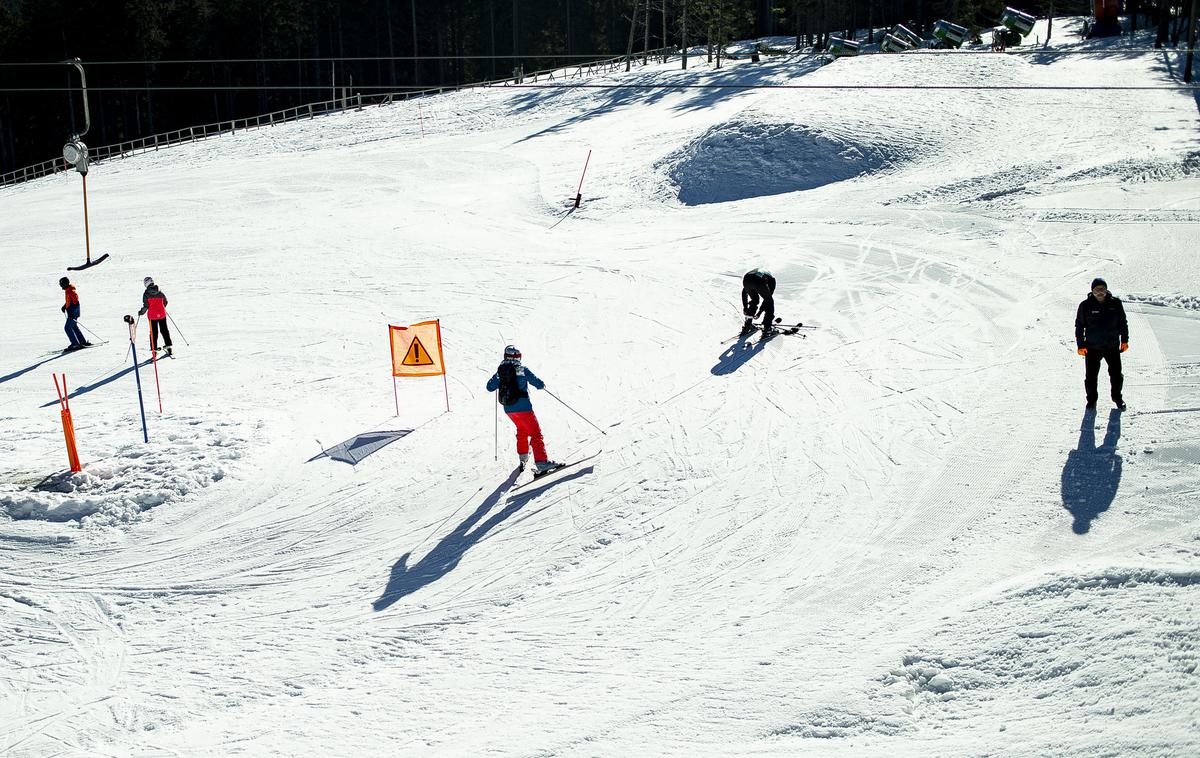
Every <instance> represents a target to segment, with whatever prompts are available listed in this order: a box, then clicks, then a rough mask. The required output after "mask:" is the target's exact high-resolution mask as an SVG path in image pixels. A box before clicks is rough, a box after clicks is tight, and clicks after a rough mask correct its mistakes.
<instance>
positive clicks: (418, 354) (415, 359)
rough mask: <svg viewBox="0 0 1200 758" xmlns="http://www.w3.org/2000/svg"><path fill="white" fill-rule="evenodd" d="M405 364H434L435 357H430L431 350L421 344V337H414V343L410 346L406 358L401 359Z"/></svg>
mask: <svg viewBox="0 0 1200 758" xmlns="http://www.w3.org/2000/svg"><path fill="white" fill-rule="evenodd" d="M400 364H401V365H403V366H432V365H433V359H432V358H430V357H429V351H428V350H426V349H425V346H424V345H422V344H421V338H420V337H414V338H413V341H412V344H411V345H409V346H408V353H406V354H405V356H404V360H402V361H400Z"/></svg>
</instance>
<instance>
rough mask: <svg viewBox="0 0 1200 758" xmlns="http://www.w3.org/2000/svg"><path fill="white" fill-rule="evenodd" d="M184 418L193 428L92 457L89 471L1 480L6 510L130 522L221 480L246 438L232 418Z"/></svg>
mask: <svg viewBox="0 0 1200 758" xmlns="http://www.w3.org/2000/svg"><path fill="white" fill-rule="evenodd" d="M178 423H179V424H181V425H183V426H186V427H187V431H186V432H183V431H175V432H170V433H166V434H162V435H161V439H158V438H156V439H152V440H151V442H150V444H149V445H145V444H141V443H138V444H129V445H124V446H122V447H120V448H118V449H117V451H116V453H115V454H114V455H112V456H110V457H107V458H102V459H100V460H97V461H92V462H86V463H85V464H84V467H83V471H80V472H77V473H71V472H69V471H67V472H63V473H60V474H55V475H54V476H51V477H48V478H46V479H45V480H43V481H41V482H39V483H38V484H36V485H35V486H33V487H20V486H14V485H0V513H3V514H5V515H7V516H8V517H9V518H12V519H31V520H40V521H54V522H71V521H74V522H78V524H79V526H81V527H88V526H117V525H121V524H128V523H131V522H133V521H136V520H137V519H138V518H139V516H140V514H141V513H142V512H144V511H146V510H149V509H150V508H154V507H156V506H159V505H162V504H164V503H168V502H171V501H174V500H178V499H180V498H183V497H185V496H186V495H188V494H189V493H191V492H195V491H196V490H199V489H201V488H203V487H207V486H208V485H210V484H212V483H213V482H218V481H220V480H221V479H223V478H225V476H226V474H227V467H228V465H229V463H230V462H232V461H235V460H238V459H240V458H241V457H242V454H243V450H244V448H245V440H244V439H241V438H240V437H239V436H237V435H236V434H233V433H231V431H230V430H229V429H228V427H230V426H232V424H229V423H218V424H214V425H212V426H210V427H205V426H202V425H201V424H200V422H198V421H195V420H188V419H179V420H178ZM83 452H84V451H82V450H81V453H83Z"/></svg>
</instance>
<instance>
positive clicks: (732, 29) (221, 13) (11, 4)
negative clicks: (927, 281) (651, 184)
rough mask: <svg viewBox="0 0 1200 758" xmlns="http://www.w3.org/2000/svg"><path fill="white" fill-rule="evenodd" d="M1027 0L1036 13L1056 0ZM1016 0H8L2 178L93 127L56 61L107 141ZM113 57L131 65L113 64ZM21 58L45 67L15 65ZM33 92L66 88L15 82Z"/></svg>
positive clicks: (95, 132) (985, 21)
mask: <svg viewBox="0 0 1200 758" xmlns="http://www.w3.org/2000/svg"><path fill="white" fill-rule="evenodd" d="M1131 2H1137V0H1131ZM1174 2H1175V4H1178V3H1179V2H1183V3H1184V4H1187V2H1188V0H1174ZM1167 3H1168V0H1161V2H1160V1H1159V0H1143V5H1151V6H1153V5H1156V4H1161V5H1167ZM1014 4H1015V5H1018V7H1021V8H1022V9H1023V10H1026V11H1027V12H1030V13H1034V14H1037V15H1041V14H1044V13H1046V12H1047V11H1048V10H1049V9H1050V8H1051V7H1053V5H1054V4H1053V2H1052V0H1036V1H1034V0H1029V1H1027V2H1019V3H1014ZM1004 5H1005V2H1004V0H0V173H2V172H4V171H11V170H13V169H15V168H20V167H22V166H26V165H30V164H32V163H36V162H39V161H43V160H47V159H49V158H52V157H54V156H56V155H58V154H59V153H60V151H61V149H62V145H63V142H64V141H65V140H66V139H67V138H68V137H69V136H70V135H71V134H73V133H75V132H76V131H78V130H79V129H82V126H83V116H82V112H81V106H80V103H81V98H80V96H79V93H78V91H77V89H76V91H67V90H64V88H77V87H78V84H79V76H78V74H77V73H76V71H75V70H74V69H73V68H72V67H70V66H65V65H61V64H59V63H57V62H58V61H63V60H67V59H71V58H76V57H78V58H80V59H81V60H82V61H83V63H84V66H85V68H86V71H87V76H88V86H89V89H90V90H92V91H91V93H90V95H91V96H90V100H89V102H90V107H91V120H92V126H91V131H90V132H89V133H88V135H87V136H86V137H85V138H84V139H85V141H86V142H89V143H91V144H96V145H104V144H112V143H115V142H120V141H124V140H129V139H135V138H137V137H142V136H148V135H151V134H155V133H161V132H165V131H170V130H174V129H180V128H185V127H188V126H192V125H199V124H205V123H213V122H217V121H224V120H229V119H233V118H242V117H246V116H254V115H259V114H262V113H267V112H270V111H275V110H280V109H283V108H287V107H291V106H294V105H299V104H303V103H308V102H314V101H321V100H328V99H332V98H333V97H334V94H333V92H334V90H333V88H334V86H335V85H336V86H337V87H351V88H352V91H357V92H363V93H364V94H366V93H380V92H388V91H399V90H402V89H404V88H413V87H434V86H442V85H453V84H464V83H470V82H476V81H480V80H485V79H497V78H505V77H509V76H512V75H513V72H514V69H516V68H517V67H518V66H520V67H522V68H523V70H525V71H534V70H538V69H544V68H549V67H552V66H557V65H565V64H566V63H567V62H568V61H569V60H571V59H570V58H567V57H563V56H594V57H597V58H599V57H606V56H614V55H622V54H625V52H626V51H627V50H630V49H632V50H633V51H634V52H638V51H641V50H642V49H643V48H644V47H648V48H650V49H655V48H660V47H663V46H678V45H680V44H681V43H682V40H683V35H684V34H685V31H686V35H687V42H688V45H689V46H690V47H691V46H699V45H708V46H709V47H710V48H711V47H712V46H713V45H717V46H719V45H720V44H721V43H724V42H728V41H731V40H734V39H746V38H751V37H761V36H768V35H777V36H787V37H795V38H796V40H795V43H797V44H800V45H812V44H814V43H820V42H822V41H823V40H824V39H826V38H827V36H828V34H830V33H833V34H842V33H845V32H847V31H848V30H853V29H868V28H871V29H878V28H880V27H883V26H889V25H892V24H895V23H898V22H903V23H909V24H913V25H915V26H916V27H917V31H924V30H925V29H926V28H927V27H928V26H929V25H930V24H932V22H933V21H935V20H936V19H938V18H946V19H948V20H953V21H957V22H958V23H961V24H964V25H967V26H979V27H990V26H992V25H994V24H995V23H996V22H997V20H998V19H999V15H1000V12H1001V11H1002V10H1003V8H1004ZM1090 8H1091V2H1090V0H1060V2H1059V3H1058V8H1057V12H1058V13H1060V14H1062V13H1079V14H1085V13H1087V12H1089V10H1090ZM634 18H636V19H637V25H636V26H634V25H633V23H632V21H631V20H632V19H634ZM647 21H648V23H647ZM409 56H437V58H436V59H424V60H410V59H408V57H409ZM334 58H369V59H371V60H339V61H333V60H331V59H334ZM279 59H282V60H279ZM234 60H236V62H222V61H234ZM574 60H576V61H577V62H578V61H582V60H584V59H583V58H578V59H574ZM114 61H125V62H127V63H121V64H120V65H115V64H109V63H105V62H114ZM178 61H186V62H178ZM200 61H213V62H200ZM18 62H20V63H40V64H47V65H36V66H14V65H11V64H13V63H18ZM170 87H205V88H209V87H211V88H212V89H202V90H189V91H179V90H170V89H166V88H170ZM25 88H54V90H55V91H44V92H22V91H13V90H14V89H25ZM107 88H114V89H107Z"/></svg>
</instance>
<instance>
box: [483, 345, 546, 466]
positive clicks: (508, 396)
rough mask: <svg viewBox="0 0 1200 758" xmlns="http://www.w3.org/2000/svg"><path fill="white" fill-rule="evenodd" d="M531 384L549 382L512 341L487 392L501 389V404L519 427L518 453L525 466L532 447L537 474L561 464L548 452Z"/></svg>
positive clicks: (489, 383)
mask: <svg viewBox="0 0 1200 758" xmlns="http://www.w3.org/2000/svg"><path fill="white" fill-rule="evenodd" d="M530 384H532V385H533V386H534V387H537V388H538V389H540V390H542V389H546V383H545V382H543V381H542V380H541V379H539V378H538V377H537V374H535V373H533V372H532V371H530V370H529V369H528V368H526V367H525V366H522V365H521V351H520V350H518V349H517V348H516V347H515V346H513V345H509V346H508V347H506V348H504V361H503V362H502V363H501V364H500V365H499V366H498V367H497V368H496V373H494V374H492V378H491V379H488V383H487V389H488V392H495V391H496V390H499V391H500V404H501V405H503V406H504V412H505V413H507V414H508V417H509V418H510V419H512V422H513V424H515V425H516V427H517V455H518V456H520V459H521V467H522V468H524V467H525V465H526V464H527V463H528V462H529V448H530V447H532V448H533V461H534V465H535V466H536V469H535V470H534V475H535V476H536V475H540V474H545V473H546V472H548V471H553V470H554V469H556V468H558V467H559V466H560V465H561V464H559V463H557V462H555V461H552V460H550V459H549V458H548V457H547V455H546V444H545V442H543V441H542V428H541V426H540V425H539V424H538V420H537V416H536V415H535V414H534V412H533V403H531V402H529V385H530Z"/></svg>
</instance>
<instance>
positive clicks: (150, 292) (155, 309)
mask: <svg viewBox="0 0 1200 758" xmlns="http://www.w3.org/2000/svg"><path fill="white" fill-rule="evenodd" d="M142 284H144V285H146V291H145V292H143V293H142V309H141V310H140V311H138V315H139V316H142V315H145V316H146V317H147V318H149V319H150V349H151V350H153V351H155V352H158V335H159V334H160V333H161V334H162V339H163V347H164V349H165V352H166V354H167V355H171V330H170V329H168V328H167V296H166V295H164V294H163V291H162V290H160V289H159V288H158V285H157V284H155V283H154V280H153V279H152V278H150V277H148V276H147V277H146V278H145V279H143V280H142Z"/></svg>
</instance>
